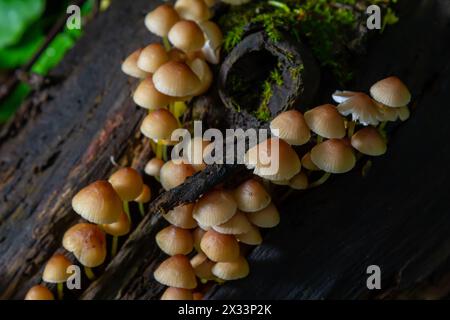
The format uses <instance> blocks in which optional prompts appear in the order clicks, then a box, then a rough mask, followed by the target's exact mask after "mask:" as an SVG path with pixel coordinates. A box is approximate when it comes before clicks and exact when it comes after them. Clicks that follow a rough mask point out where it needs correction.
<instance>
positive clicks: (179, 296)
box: [161, 287, 194, 300]
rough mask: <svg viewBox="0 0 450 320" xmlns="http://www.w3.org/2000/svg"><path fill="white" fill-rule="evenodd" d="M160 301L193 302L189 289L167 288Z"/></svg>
mask: <svg viewBox="0 0 450 320" xmlns="http://www.w3.org/2000/svg"><path fill="white" fill-rule="evenodd" d="M161 300H194V296H193V295H192V291H191V290H189V289H183V288H174V287H168V288H167V289H166V290H165V291H164V293H163V294H162V296H161Z"/></svg>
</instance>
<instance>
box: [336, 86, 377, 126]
mask: <svg viewBox="0 0 450 320" xmlns="http://www.w3.org/2000/svg"><path fill="white" fill-rule="evenodd" d="M337 109H338V111H339V113H340V114H342V115H343V116H348V115H351V116H352V120H353V121H355V122H356V121H358V122H359V123H361V124H362V125H364V126H368V125H373V126H377V125H378V123H379V118H380V117H381V114H380V111H379V108H378V106H377V105H376V103H375V101H373V100H372V99H371V98H370V97H369V96H368V95H366V94H365V93H357V94H355V95H353V96H352V97H350V98H349V99H347V100H345V101H344V102H343V103H341V104H339V105H338V106H337Z"/></svg>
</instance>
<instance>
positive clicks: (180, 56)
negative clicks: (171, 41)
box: [168, 48, 187, 62]
mask: <svg viewBox="0 0 450 320" xmlns="http://www.w3.org/2000/svg"><path fill="white" fill-rule="evenodd" d="M168 55H169V60H171V61H175V62H185V61H186V59H187V56H186V53H184V52H183V51H181V50H180V49H177V48H172V49H170V50H169V52H168Z"/></svg>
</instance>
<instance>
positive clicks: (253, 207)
mask: <svg viewBox="0 0 450 320" xmlns="http://www.w3.org/2000/svg"><path fill="white" fill-rule="evenodd" d="M233 193H234V199H235V200H236V203H237V207H238V209H239V210H242V211H244V212H254V211H259V210H262V209H264V208H265V207H267V206H268V205H269V203H270V201H271V197H270V195H269V193H268V192H267V191H266V189H265V188H264V187H263V186H262V185H261V183H259V182H258V181H257V180H256V179H249V180H247V181H245V182H243V183H241V184H240V185H239V186H238V187H237V188H236V189H235V190H234V192H233Z"/></svg>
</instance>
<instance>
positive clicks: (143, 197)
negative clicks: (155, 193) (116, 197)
mask: <svg viewBox="0 0 450 320" xmlns="http://www.w3.org/2000/svg"><path fill="white" fill-rule="evenodd" d="M151 198H152V190H151V189H150V187H149V186H148V185H146V184H144V185H143V186H142V191H141V194H140V195H139V196H138V197H137V198H136V199H134V201H136V202H140V203H147V202H149V201H150V199H151Z"/></svg>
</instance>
